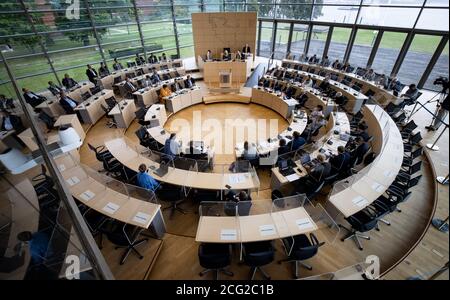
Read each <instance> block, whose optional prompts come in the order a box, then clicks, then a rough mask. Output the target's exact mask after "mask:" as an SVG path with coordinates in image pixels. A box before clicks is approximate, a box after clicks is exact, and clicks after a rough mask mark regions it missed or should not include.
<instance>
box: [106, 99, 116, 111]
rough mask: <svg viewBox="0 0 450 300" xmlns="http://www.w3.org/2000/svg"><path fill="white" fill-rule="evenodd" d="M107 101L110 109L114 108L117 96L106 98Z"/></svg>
mask: <svg viewBox="0 0 450 300" xmlns="http://www.w3.org/2000/svg"><path fill="white" fill-rule="evenodd" d="M105 102H106V104H108V108H109V109H113V108H114V107H115V106H116V104H117V101H116V98H114V96H113V97H109V98H107V99H105Z"/></svg>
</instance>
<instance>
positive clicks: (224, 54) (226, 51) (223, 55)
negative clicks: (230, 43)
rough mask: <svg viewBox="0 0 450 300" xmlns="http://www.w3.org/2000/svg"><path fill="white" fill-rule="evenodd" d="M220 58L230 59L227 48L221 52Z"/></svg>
mask: <svg viewBox="0 0 450 300" xmlns="http://www.w3.org/2000/svg"><path fill="white" fill-rule="evenodd" d="M222 60H231V54H230V53H229V52H228V50H225V51H224V52H223V54H222Z"/></svg>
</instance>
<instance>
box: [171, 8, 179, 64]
mask: <svg viewBox="0 0 450 300" xmlns="http://www.w3.org/2000/svg"><path fill="white" fill-rule="evenodd" d="M170 3H171V11H172V24H173V33H174V36H175V46H176V48H177V56H178V57H181V54H180V41H179V40H178V29H177V20H176V16H175V5H174V0H170Z"/></svg>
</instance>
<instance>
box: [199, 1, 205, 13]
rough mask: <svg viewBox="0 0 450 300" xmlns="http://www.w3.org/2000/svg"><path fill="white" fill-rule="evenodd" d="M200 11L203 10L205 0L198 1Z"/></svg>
mask: <svg viewBox="0 0 450 300" xmlns="http://www.w3.org/2000/svg"><path fill="white" fill-rule="evenodd" d="M200 11H201V12H205V0H201V1H200Z"/></svg>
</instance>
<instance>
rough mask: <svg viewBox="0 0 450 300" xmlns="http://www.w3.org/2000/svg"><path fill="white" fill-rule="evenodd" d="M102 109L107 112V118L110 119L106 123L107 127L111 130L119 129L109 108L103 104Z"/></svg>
mask: <svg viewBox="0 0 450 300" xmlns="http://www.w3.org/2000/svg"><path fill="white" fill-rule="evenodd" d="M100 107H101V108H102V110H103V111H104V112H105V115H106V117H107V118H108V119H109V120H108V122H106V126H108V127H109V128H112V127H116V128H117V123H116V122H114V116H110V115H109V112H110V110H109V109H108V108H106V107H105V106H104V105H103V104H100Z"/></svg>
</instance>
